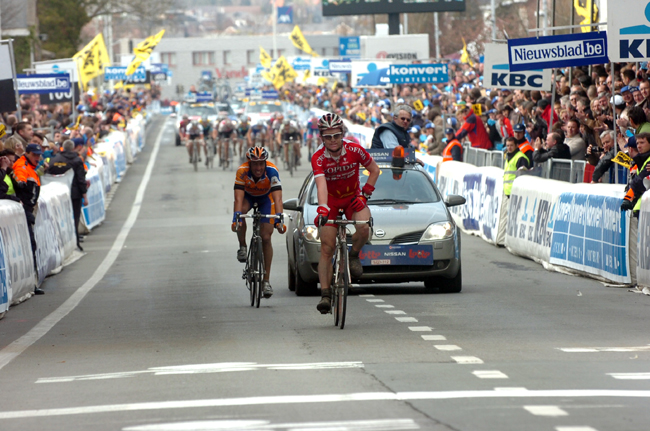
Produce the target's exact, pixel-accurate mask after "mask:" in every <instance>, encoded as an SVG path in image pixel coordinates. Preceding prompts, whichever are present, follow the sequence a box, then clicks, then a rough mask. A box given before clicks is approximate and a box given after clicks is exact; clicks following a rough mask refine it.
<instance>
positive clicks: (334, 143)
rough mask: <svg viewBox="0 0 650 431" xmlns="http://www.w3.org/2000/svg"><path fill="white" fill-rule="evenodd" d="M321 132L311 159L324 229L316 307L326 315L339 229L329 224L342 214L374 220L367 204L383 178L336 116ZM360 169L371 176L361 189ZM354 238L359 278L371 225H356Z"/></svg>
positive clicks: (324, 121)
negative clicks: (362, 250)
mask: <svg viewBox="0 0 650 431" xmlns="http://www.w3.org/2000/svg"><path fill="white" fill-rule="evenodd" d="M318 130H319V133H320V137H321V139H322V141H323V145H322V146H321V147H320V148H319V149H318V151H316V152H315V153H314V155H313V156H312V158H311V166H312V169H313V170H314V181H315V182H316V188H317V191H318V209H317V210H316V212H317V213H318V215H317V216H316V219H315V220H314V224H315V225H316V226H318V227H320V242H321V255H320V261H319V263H318V278H319V280H320V285H321V300H320V302H319V303H318V306H317V307H316V308H317V309H318V311H320V312H321V313H322V314H325V313H328V312H329V311H330V309H331V307H332V301H331V295H332V290H331V288H330V283H331V281H332V256H333V255H334V248H335V247H336V231H337V229H336V226H335V225H332V224H327V220H334V219H336V217H337V216H338V215H339V210H341V211H342V212H344V214H345V217H346V218H347V219H351V220H368V219H370V209H369V208H368V206H367V205H366V202H367V200H368V198H369V197H370V195H371V194H372V192H373V191H374V190H375V183H376V182H377V178H378V177H379V167H378V166H377V163H375V161H374V160H373V159H372V157H371V156H370V154H368V152H367V151H366V150H365V148H363V147H362V146H361V145H359V144H356V143H354V142H352V141H350V140H348V139H343V134H344V133H345V126H344V125H343V120H341V117H339V116H338V115H336V114H331V113H327V114H325V115H323V116H322V117H321V118H320V120H318ZM359 165H362V166H364V167H365V168H366V169H367V170H368V172H369V175H368V181H367V182H366V184H365V185H364V186H363V188H362V189H361V188H359ZM355 228H356V232H355V233H354V235H352V249H351V250H350V254H349V256H350V275H351V276H352V277H353V278H359V277H361V276H362V275H363V267H362V266H361V261H360V260H359V252H360V251H361V248H362V247H363V246H364V245H365V244H366V242H368V238H369V237H370V227H369V226H368V225H367V224H363V225H356V226H355Z"/></svg>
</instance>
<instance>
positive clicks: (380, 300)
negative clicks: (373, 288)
mask: <svg viewBox="0 0 650 431" xmlns="http://www.w3.org/2000/svg"><path fill="white" fill-rule="evenodd" d="M366 301H368V302H384V300H383V299H377V298H370V299H366Z"/></svg>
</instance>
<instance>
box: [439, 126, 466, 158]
mask: <svg viewBox="0 0 650 431" xmlns="http://www.w3.org/2000/svg"><path fill="white" fill-rule="evenodd" d="M445 136H446V137H447V146H446V147H445V149H444V150H443V151H442V161H443V162H449V161H452V160H455V161H457V162H462V161H463V146H462V145H461V143H460V142H458V139H456V132H455V131H454V129H453V128H451V127H449V128H447V129H445Z"/></svg>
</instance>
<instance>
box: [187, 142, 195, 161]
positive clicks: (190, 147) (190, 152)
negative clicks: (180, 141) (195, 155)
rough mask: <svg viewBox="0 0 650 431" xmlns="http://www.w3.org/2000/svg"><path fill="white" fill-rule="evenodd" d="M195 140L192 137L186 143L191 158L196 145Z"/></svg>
mask: <svg viewBox="0 0 650 431" xmlns="http://www.w3.org/2000/svg"><path fill="white" fill-rule="evenodd" d="M193 144H194V142H193V140H192V139H188V140H187V143H186V144H185V148H187V154H189V156H190V160H191V159H192V152H193V149H194V148H193V147H194V145H193Z"/></svg>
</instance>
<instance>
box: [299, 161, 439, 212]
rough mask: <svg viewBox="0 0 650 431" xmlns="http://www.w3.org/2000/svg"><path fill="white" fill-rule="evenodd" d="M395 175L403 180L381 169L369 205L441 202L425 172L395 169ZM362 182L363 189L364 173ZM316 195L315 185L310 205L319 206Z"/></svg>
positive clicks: (361, 176) (365, 178)
mask: <svg viewBox="0 0 650 431" xmlns="http://www.w3.org/2000/svg"><path fill="white" fill-rule="evenodd" d="M395 173H401V174H402V176H401V178H399V179H397V178H395V176H394V175H393V172H392V171H391V169H390V168H388V169H387V168H382V169H381V175H379V178H378V179H377V184H376V185H375V191H374V193H373V194H372V197H371V198H370V200H369V201H368V204H369V205H373V204H375V205H382V204H389V205H390V204H415V203H433V202H439V201H440V197H439V196H438V194H437V193H436V192H435V190H434V189H433V186H432V185H431V182H430V181H429V179H428V178H426V177H425V175H427V174H426V173H425V172H422V171H417V170H402V169H395ZM360 180H361V187H363V185H364V184H365V183H366V181H367V180H368V176H367V175H365V174H364V173H363V172H362V173H361V175H360ZM316 194H317V192H316V186H315V184H314V186H313V187H312V189H311V193H310V195H309V204H310V205H318V197H317V196H316Z"/></svg>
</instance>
